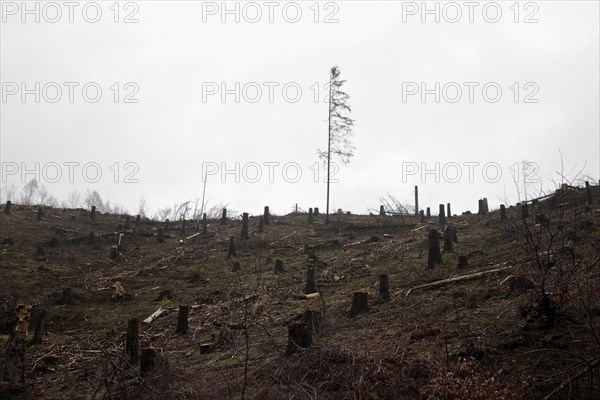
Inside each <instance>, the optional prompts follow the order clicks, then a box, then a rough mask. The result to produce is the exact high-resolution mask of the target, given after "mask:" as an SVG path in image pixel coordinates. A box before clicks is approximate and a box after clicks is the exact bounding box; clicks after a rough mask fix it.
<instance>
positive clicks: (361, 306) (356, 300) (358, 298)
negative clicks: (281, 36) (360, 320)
mask: <svg viewBox="0 0 600 400" xmlns="http://www.w3.org/2000/svg"><path fill="white" fill-rule="evenodd" d="M368 299H369V295H368V294H367V293H366V292H354V295H353V297H352V308H350V312H349V313H348V317H349V318H354V317H356V316H357V315H358V314H360V313H364V312H367V311H369V304H368Z"/></svg>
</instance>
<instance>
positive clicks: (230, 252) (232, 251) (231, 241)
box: [227, 236, 237, 258]
mask: <svg viewBox="0 0 600 400" xmlns="http://www.w3.org/2000/svg"><path fill="white" fill-rule="evenodd" d="M236 255H237V254H236V253H235V237H233V236H232V237H230V238H229V250H227V258H230V257H235V256H236Z"/></svg>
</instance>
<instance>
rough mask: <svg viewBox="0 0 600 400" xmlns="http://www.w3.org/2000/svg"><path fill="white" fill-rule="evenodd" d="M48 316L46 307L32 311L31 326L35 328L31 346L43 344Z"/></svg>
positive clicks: (35, 308)
mask: <svg viewBox="0 0 600 400" xmlns="http://www.w3.org/2000/svg"><path fill="white" fill-rule="evenodd" d="M47 316H48V310H47V309H46V308H44V307H39V306H37V307H34V308H33V309H32V310H31V325H32V326H33V338H32V339H31V344H39V343H42V338H43V337H44V333H45V322H46V317H47Z"/></svg>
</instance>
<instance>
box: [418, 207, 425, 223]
mask: <svg viewBox="0 0 600 400" xmlns="http://www.w3.org/2000/svg"><path fill="white" fill-rule="evenodd" d="M419 214H421V222H425V211H423V210H421V211H419Z"/></svg>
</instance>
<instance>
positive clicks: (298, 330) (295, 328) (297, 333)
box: [285, 322, 313, 356]
mask: <svg viewBox="0 0 600 400" xmlns="http://www.w3.org/2000/svg"><path fill="white" fill-rule="evenodd" d="M312 343H313V338H312V332H311V330H310V329H309V328H308V326H307V325H306V323H304V322H296V323H294V324H292V325H290V326H289V327H288V344H287V349H286V351H285V354H286V355H288V356H289V355H292V354H294V353H296V352H297V351H298V350H299V349H300V348H301V347H302V348H306V347H309V346H310V345H311V344H312Z"/></svg>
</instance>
